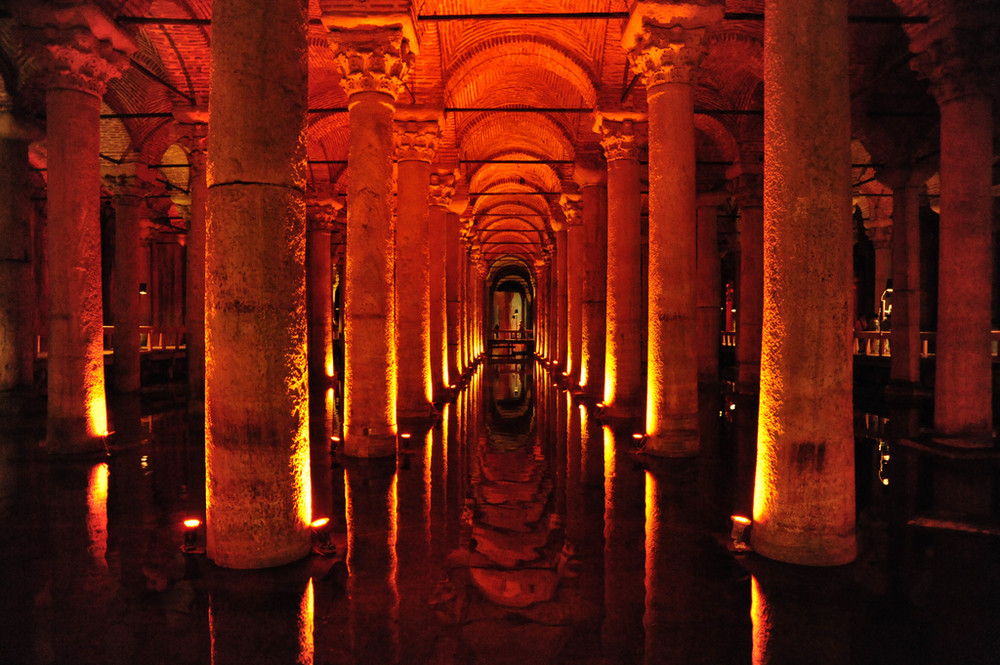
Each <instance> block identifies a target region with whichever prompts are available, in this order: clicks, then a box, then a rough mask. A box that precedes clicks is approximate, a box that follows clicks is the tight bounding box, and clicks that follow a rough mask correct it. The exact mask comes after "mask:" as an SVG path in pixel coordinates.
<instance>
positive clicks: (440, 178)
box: [427, 173, 455, 208]
mask: <svg viewBox="0 0 1000 665" xmlns="http://www.w3.org/2000/svg"><path fill="white" fill-rule="evenodd" d="M454 196H455V176H454V175H452V174H451V173H432V174H431V179H430V191H429V192H428V194H427V201H428V203H430V205H432V206H441V207H442V208H448V207H449V206H450V205H451V201H452V198H453V197H454Z"/></svg>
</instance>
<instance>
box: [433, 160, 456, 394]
mask: <svg viewBox="0 0 1000 665" xmlns="http://www.w3.org/2000/svg"><path fill="white" fill-rule="evenodd" d="M454 183H455V176H453V175H452V174H450V173H432V174H431V180H430V194H429V199H428V200H429V202H430V206H431V212H430V219H429V221H428V226H429V230H428V242H429V246H430V259H429V260H430V269H429V271H428V272H429V275H430V305H429V307H430V354H431V386H432V388H433V397H434V403H435V404H437V403H440V402H443V401H444V400H445V398H446V397H447V396H448V395H449V394H450V385H451V383H453V382H454V381H455V379H456V378H457V374H454V373H452V372H451V368H450V367H449V364H448V298H447V294H448V231H449V226H448V206H449V205H451V199H452V196H454V194H455V184H454Z"/></svg>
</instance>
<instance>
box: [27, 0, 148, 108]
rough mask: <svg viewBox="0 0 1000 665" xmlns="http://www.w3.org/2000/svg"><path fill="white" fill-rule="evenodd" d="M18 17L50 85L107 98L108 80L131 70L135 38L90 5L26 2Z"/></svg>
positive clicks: (29, 46) (30, 48)
mask: <svg viewBox="0 0 1000 665" xmlns="http://www.w3.org/2000/svg"><path fill="white" fill-rule="evenodd" d="M15 15H16V18H17V20H18V23H19V31H20V34H21V38H22V41H23V42H24V44H25V49H26V51H28V52H29V53H30V54H32V55H34V56H35V57H36V58H38V60H39V62H40V63H41V65H42V68H43V70H44V72H45V77H46V84H47V86H48V87H49V88H70V89H72V90H79V91H81V92H87V93H90V94H92V95H95V96H97V97H103V96H104V92H105V90H106V88H107V82H108V80H110V79H112V78H116V77H118V76H121V73H122V72H123V71H124V70H125V69H126V68H128V65H129V56H131V54H132V53H134V52H135V51H136V48H137V47H136V44H135V42H134V41H133V40H132V38H131V37H130V36H129V35H127V34H126V33H125V32H123V31H122V30H121V29H120V28H119V27H118V26H117V25H116V24H115V22H114V21H113V20H111V18H110V17H108V16H107V15H106V14H105V13H104V12H102V11H101V10H100V9H99V8H98V7H96V6H95V5H91V4H78V5H62V4H53V3H38V2H32V1H31V0H23V1H21V2H18V3H16V4H15Z"/></svg>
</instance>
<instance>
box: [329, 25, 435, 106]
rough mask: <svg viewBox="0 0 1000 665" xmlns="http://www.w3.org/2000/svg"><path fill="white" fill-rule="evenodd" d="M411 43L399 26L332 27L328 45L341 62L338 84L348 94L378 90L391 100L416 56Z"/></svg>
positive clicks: (400, 86)
mask: <svg viewBox="0 0 1000 665" xmlns="http://www.w3.org/2000/svg"><path fill="white" fill-rule="evenodd" d="M328 27H329V26H328ZM412 45H413V43H412V42H411V41H410V40H409V39H407V38H406V36H405V35H404V31H403V30H401V29H399V28H393V27H387V26H385V27H371V26H364V27H359V28H353V29H335V30H332V31H331V32H330V46H331V48H332V49H333V52H334V54H335V56H336V59H337V63H338V64H339V65H340V72H341V74H342V78H341V79H340V85H341V87H342V88H343V89H344V92H346V93H347V96H348V98H350V97H351V96H353V95H355V94H358V93H362V92H379V93H382V94H384V95H388V96H389V97H391V98H392V100H393V101H396V100H397V99H399V96H400V95H401V94H403V91H404V90H405V88H406V78H407V76H408V75H409V71H410V67H412V66H413V61H414V59H415V58H416V53H415V51H413V50H412ZM348 103H349V104H350V102H348Z"/></svg>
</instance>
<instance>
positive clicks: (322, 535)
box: [309, 517, 337, 557]
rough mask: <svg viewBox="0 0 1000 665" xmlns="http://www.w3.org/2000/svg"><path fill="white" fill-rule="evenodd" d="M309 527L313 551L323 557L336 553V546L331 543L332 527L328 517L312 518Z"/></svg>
mask: <svg viewBox="0 0 1000 665" xmlns="http://www.w3.org/2000/svg"><path fill="white" fill-rule="evenodd" d="M309 528H310V529H312V549H313V552H315V553H316V554H318V555H320V556H323V557H330V556H334V555H336V554H337V546H336V545H334V544H333V527H332V525H331V524H330V518H329V517H320V518H317V519H314V520H313V521H312V524H310V525H309Z"/></svg>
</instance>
